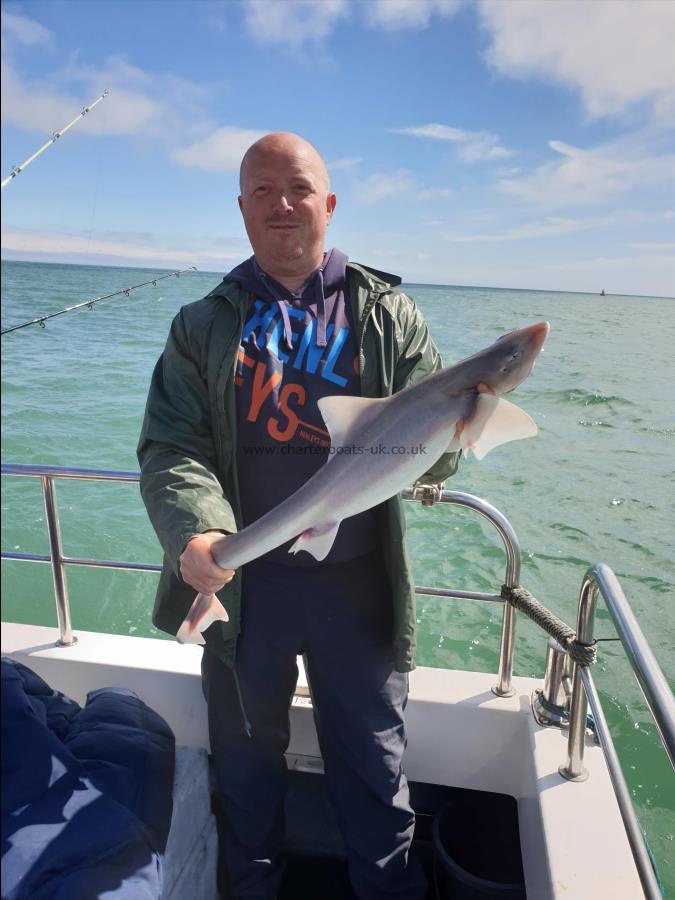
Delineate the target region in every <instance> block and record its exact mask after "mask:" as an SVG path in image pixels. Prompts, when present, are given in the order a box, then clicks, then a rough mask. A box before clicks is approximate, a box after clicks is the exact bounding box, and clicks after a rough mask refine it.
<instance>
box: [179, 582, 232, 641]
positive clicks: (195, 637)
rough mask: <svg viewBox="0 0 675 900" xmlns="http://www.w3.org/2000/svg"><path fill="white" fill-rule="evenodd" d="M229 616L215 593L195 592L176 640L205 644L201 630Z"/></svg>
mask: <svg viewBox="0 0 675 900" xmlns="http://www.w3.org/2000/svg"><path fill="white" fill-rule="evenodd" d="M228 619H229V616H228V614H227V612H226V610H225V607H224V606H223V604H222V603H221V602H220V600H219V599H218V598H217V597H216V595H215V594H197V596H196V597H195V599H194V602H193V603H192V606H191V607H190V609H189V610H188V614H187V616H185V619H184V620H183V623H182V624H181V626H180V628H179V629H178V633H177V634H176V640H177V641H178V643H179V644H205V643H206V641H205V640H204V638H203V637H202V632H203V631H206V629H207V628H208V627H209V625H212V624H213V623H214V622H217V621H221V622H227V621H228Z"/></svg>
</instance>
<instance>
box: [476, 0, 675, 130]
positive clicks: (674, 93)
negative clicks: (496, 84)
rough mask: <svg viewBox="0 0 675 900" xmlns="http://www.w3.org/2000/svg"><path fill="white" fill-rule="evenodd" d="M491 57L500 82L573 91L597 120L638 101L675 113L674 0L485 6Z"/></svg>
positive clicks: (553, 0)
mask: <svg viewBox="0 0 675 900" xmlns="http://www.w3.org/2000/svg"><path fill="white" fill-rule="evenodd" d="M479 13H480V16H481V19H482V22H483V25H484V26H485V27H486V29H487V30H488V31H489V32H490V36H491V39H492V44H491V46H490V48H489V50H488V54H487V57H488V59H489V61H490V62H491V63H492V65H493V66H495V67H496V68H497V69H498V71H499V72H501V73H502V74H503V75H510V76H514V77H528V76H535V77H540V78H544V79H545V80H548V81H551V82H554V83H558V84H562V85H565V86H568V87H572V88H575V89H577V90H579V91H580V92H581V97H582V101H583V104H584V107H585V109H586V111H587V112H588V114H589V115H591V116H593V117H598V116H604V115H611V114H615V113H620V112H622V111H624V110H625V109H626V108H628V107H630V106H631V105H632V104H634V103H636V102H638V101H646V102H649V103H651V104H652V107H653V109H654V111H655V113H656V114H657V115H659V116H665V115H666V114H667V112H668V111H670V112H671V113H672V112H673V111H675V66H673V47H675V3H673V2H670V0H640V2H617V0H593V2H591V3H589V2H572V0H546V2H545V3H544V2H531V0H509V2H504V0H481V2H480V4H479Z"/></svg>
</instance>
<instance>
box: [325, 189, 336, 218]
mask: <svg viewBox="0 0 675 900" xmlns="http://www.w3.org/2000/svg"><path fill="white" fill-rule="evenodd" d="M336 203H337V197H336V196H335V194H327V195H326V212H327V214H328V219H327V221H328V222H330V220H331V219H332V217H333V213H334V212H335V204H336Z"/></svg>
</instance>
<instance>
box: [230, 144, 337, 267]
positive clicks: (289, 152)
mask: <svg viewBox="0 0 675 900" xmlns="http://www.w3.org/2000/svg"><path fill="white" fill-rule="evenodd" d="M239 208H240V209H241V212H242V215H243V217H244V224H245V225H246V232H247V234H248V236H249V240H250V241H251V244H252V246H253V252H254V253H255V255H256V259H257V260H258V262H259V264H260V265H261V266H262V268H263V269H265V270H266V271H269V272H270V274H272V275H274V274H275V273H277V274H280V275H288V276H292V275H304V274H307V275H308V274H309V273H310V272H311V271H313V270H314V269H315V268H317V266H319V265H320V264H321V262H322V260H323V251H324V240H325V234H326V227H327V226H328V222H329V221H330V218H331V216H332V214H333V210H334V208H335V195H334V194H330V193H329V192H328V184H327V178H326V171H325V168H324V167H323V164H322V162H321V159H320V158H319V157H318V155H316V154H315V153H313V152H312V151H311V149H309V148H307V147H305V146H303V145H302V144H297V145H294V144H293V143H292V142H285V143H280V144H278V145H276V146H273V147H270V148H265V149H260V150H256V151H255V152H254V153H253V154H251V156H250V158H249V159H248V160H247V162H246V167H245V171H244V172H243V173H242V194H241V196H240V197H239Z"/></svg>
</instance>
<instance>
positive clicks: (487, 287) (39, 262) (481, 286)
mask: <svg viewBox="0 0 675 900" xmlns="http://www.w3.org/2000/svg"><path fill="white" fill-rule="evenodd" d="M0 262H16V263H23V264H26V265H37V266H77V267H79V268H94V269H132V270H140V271H148V272H173V271H175V269H174V268H173V267H170V266H167V267H164V266H130V265H127V264H125V263H108V264H105V265H104V264H102V263H82V262H79V263H75V262H65V261H64V262H55V261H53V260H38V259H17V258H14V257H11V256H6V255H4V254H3V253H2V252H1V250H0ZM183 274H185V275H189V274H191V273H190V272H184V273H183ZM193 274H200V275H215V276H216V277H218V278H221V279H222V278H223V277H224V273H223V272H215V271H213V270H211V269H200V268H196V271H195V273H193ZM389 274H393V273H389ZM401 284H402V285H403V284H405V285H410V286H412V287H415V286H417V287H424V288H444V287H445V288H465V289H468V290H490V291H527V292H528V293H534V294H579V295H580V296H593V297H641V298H644V299H651V300H675V296H673V297H669V296H668V295H667V294H617V293H615V292H613V291H610V292H605V293H601V292H600V291H595V290H589V291H562V290H560V289H556V288H525V287H507V286H503V285H495V284H492V285H491V284H449V283H439V282H431V281H405V280H402V281H401Z"/></svg>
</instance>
